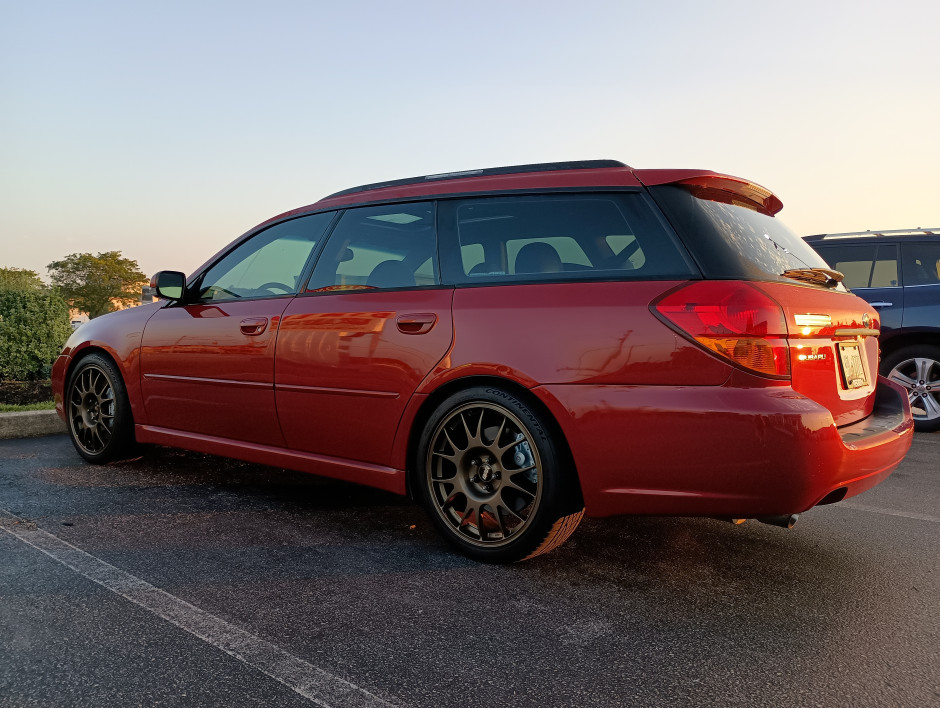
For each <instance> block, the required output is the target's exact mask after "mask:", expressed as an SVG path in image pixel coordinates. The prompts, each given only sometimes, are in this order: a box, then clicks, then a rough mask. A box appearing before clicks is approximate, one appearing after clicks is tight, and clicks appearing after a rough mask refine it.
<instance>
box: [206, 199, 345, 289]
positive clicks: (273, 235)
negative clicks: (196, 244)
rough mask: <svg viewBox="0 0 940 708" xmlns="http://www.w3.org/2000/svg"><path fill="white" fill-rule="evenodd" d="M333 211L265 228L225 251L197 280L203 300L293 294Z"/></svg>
mask: <svg viewBox="0 0 940 708" xmlns="http://www.w3.org/2000/svg"><path fill="white" fill-rule="evenodd" d="M333 216H334V214H333V212H324V213H320V214H311V215H309V216H301V217H300V218H297V219H291V220H290V221H284V222H282V223H280V224H275V225H274V226H272V227H270V228H268V229H265V230H264V231H262V232H261V233H259V234H256V235H255V236H253V237H252V238H250V239H249V240H248V241H245V242H244V243H243V244H241V245H240V246H238V247H237V248H236V249H235V250H234V251H231V252H229V253H228V254H226V255H225V256H224V257H223V258H222V259H221V260H219V261H218V262H217V263H216V264H215V265H213V266H212V267H211V268H209V270H208V271H206V273H205V275H204V276H203V277H202V279H201V282H200V284H199V295H198V297H199V299H200V300H203V301H218V300H232V299H235V298H246V297H250V298H258V297H279V296H282V295H292V294H294V293H296V292H297V290H298V288H299V287H300V278H301V275H302V274H303V270H304V266H305V265H306V263H307V260H308V259H309V258H310V254H311V253H313V249H314V247H315V246H316V245H317V242H318V241H319V239H320V238H321V237H322V236H323V233H324V232H325V231H326V229H327V228H328V227H329V225H330V222H331V221H332V220H333Z"/></svg>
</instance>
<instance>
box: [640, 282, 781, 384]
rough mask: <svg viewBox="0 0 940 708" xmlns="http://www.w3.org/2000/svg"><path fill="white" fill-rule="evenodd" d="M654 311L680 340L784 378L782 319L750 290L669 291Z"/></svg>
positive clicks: (708, 286) (731, 286) (717, 285)
mask: <svg viewBox="0 0 940 708" xmlns="http://www.w3.org/2000/svg"><path fill="white" fill-rule="evenodd" d="M653 308H654V312H655V313H656V314H658V315H660V316H661V318H662V319H664V320H665V321H666V322H667V323H668V324H671V325H672V326H673V327H674V328H675V329H677V330H678V331H679V332H680V333H681V334H683V335H684V336H686V337H688V338H690V339H692V340H693V341H695V342H698V343H699V344H700V345H702V346H703V347H705V348H706V349H708V350H710V351H712V352H714V353H716V354H718V355H719V356H722V357H724V358H726V359H728V360H730V361H732V362H734V363H735V364H737V365H738V366H741V367H743V368H745V369H748V370H750V371H754V372H757V373H759V374H763V375H765V376H773V377H775V378H776V377H779V378H789V376H790V353H789V347H788V344H787V320H786V316H785V315H784V313H783V309H782V308H781V307H780V305H778V304H777V302H776V301H775V300H773V299H772V298H771V297H770V296H768V295H766V294H765V293H763V292H761V291H760V290H758V289H757V288H756V287H754V286H753V285H751V284H749V283H746V282H741V281H723V280H700V281H697V282H694V283H691V284H690V285H686V286H683V287H681V288H679V289H678V290H674V291H673V292H671V293H669V294H668V295H666V296H665V297H664V298H662V299H661V300H659V301H658V302H655V303H653Z"/></svg>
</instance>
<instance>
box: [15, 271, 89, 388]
mask: <svg viewBox="0 0 940 708" xmlns="http://www.w3.org/2000/svg"><path fill="white" fill-rule="evenodd" d="M4 270H6V269H4ZM71 333H72V327H71V325H70V324H69V306H68V305H67V304H66V303H65V300H63V299H62V297H61V296H60V295H59V294H58V293H56V292H54V291H52V290H50V289H49V288H44V287H39V288H30V287H15V286H14V287H5V286H2V285H0V379H2V380H12V381H28V380H33V379H44V378H48V377H49V371H50V369H51V368H52V364H53V362H54V361H55V359H56V357H57V356H58V355H59V352H60V351H61V350H62V345H63V344H65V340H66V339H68V338H69V335H70V334H71Z"/></svg>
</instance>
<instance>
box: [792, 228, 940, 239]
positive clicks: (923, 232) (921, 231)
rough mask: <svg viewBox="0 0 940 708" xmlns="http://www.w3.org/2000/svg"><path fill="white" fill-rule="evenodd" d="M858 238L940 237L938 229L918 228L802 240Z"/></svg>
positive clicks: (857, 232)
mask: <svg viewBox="0 0 940 708" xmlns="http://www.w3.org/2000/svg"><path fill="white" fill-rule="evenodd" d="M858 236H940V227H931V228H927V229H925V228H921V227H920V226H918V227H917V228H916V229H891V230H888V231H871V230H869V231H846V232H845V233H841V234H813V235H811V236H804V238H808V239H813V240H815V241H829V240H831V239H839V238H856V237H858Z"/></svg>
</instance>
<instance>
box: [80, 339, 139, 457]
mask: <svg viewBox="0 0 940 708" xmlns="http://www.w3.org/2000/svg"><path fill="white" fill-rule="evenodd" d="M63 405H64V407H65V411H66V417H67V422H68V429H69V436H70V437H71V438H72V444H73V445H74V446H75V449H76V450H77V451H78V454H79V455H81V456H82V457H84V458H85V459H86V460H87V461H88V462H93V463H95V464H99V465H101V464H105V463H107V462H112V461H114V460H119V459H123V458H125V457H130V456H131V455H133V453H134V451H135V448H136V443H135V440H134V417H133V415H132V414H131V405H130V402H129V401H128V400H127V389H126V388H125V387H124V381H123V379H122V378H121V373H120V372H119V371H118V368H117V366H116V365H115V364H114V362H113V361H112V360H111V359H110V358H108V357H107V356H105V355H103V354H97V353H95V354H89V355H88V356H86V357H85V358H83V359H82V360H81V361H80V362H79V363H78V365H77V366H76V367H75V369H74V370H73V371H72V374H71V376H69V381H68V385H67V386H66V388H65V400H64V401H63Z"/></svg>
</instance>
